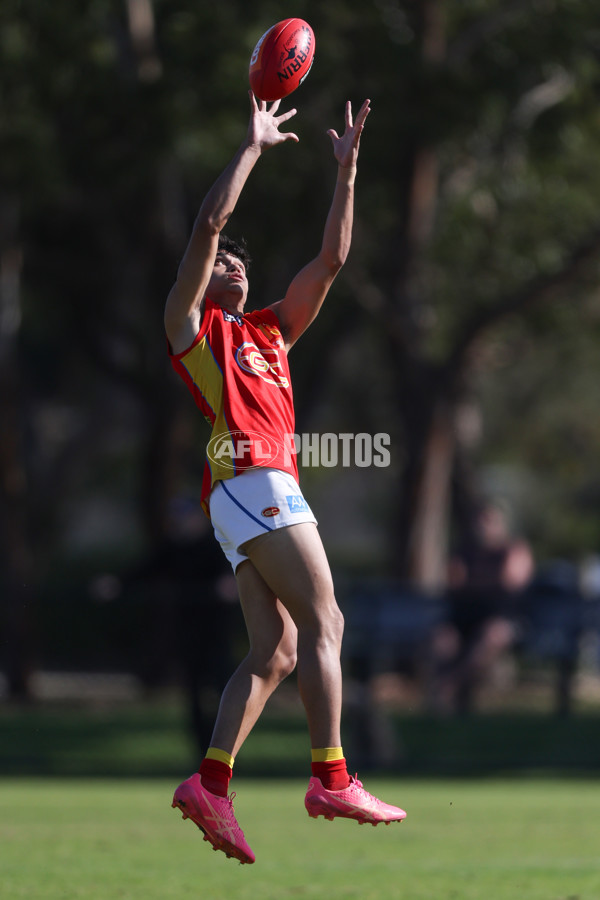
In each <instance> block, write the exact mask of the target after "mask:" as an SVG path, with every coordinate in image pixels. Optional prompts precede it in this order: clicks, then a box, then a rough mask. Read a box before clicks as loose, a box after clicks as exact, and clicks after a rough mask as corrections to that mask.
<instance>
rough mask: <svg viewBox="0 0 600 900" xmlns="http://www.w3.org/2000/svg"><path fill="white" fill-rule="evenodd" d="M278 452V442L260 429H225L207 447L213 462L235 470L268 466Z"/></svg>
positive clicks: (221, 466)
mask: <svg viewBox="0 0 600 900" xmlns="http://www.w3.org/2000/svg"><path fill="white" fill-rule="evenodd" d="M278 452H279V450H278V446H277V444H276V442H275V441H274V440H273V439H272V438H270V437H269V436H268V435H266V434H261V433H260V432H259V431H224V432H223V433H222V434H217V435H215V436H214V437H212V438H211V439H210V441H209V442H208V446H207V448H206V455H207V456H208V458H209V460H210V461H211V463H213V464H215V465H217V466H219V468H228V469H232V471H234V472H242V471H243V470H244V469H252V468H254V467H255V466H268V465H269V463H270V462H272V460H274V459H275V457H276V456H277V455H278Z"/></svg>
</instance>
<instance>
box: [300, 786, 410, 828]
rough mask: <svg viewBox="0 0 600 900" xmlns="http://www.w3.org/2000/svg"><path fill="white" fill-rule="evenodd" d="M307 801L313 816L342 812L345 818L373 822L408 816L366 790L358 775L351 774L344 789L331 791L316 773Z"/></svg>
mask: <svg viewBox="0 0 600 900" xmlns="http://www.w3.org/2000/svg"><path fill="white" fill-rule="evenodd" d="M304 805H305V806H306V809H307V812H308V814H309V816H312V818H313V819H316V818H318V816H324V817H325V818H326V819H335V818H336V816H340V817H342V818H344V819H356V821H357V822H358V823H359V824H360V825H364V824H365V822H370V823H371V825H378V824H379V822H385V824H386V825H389V824H390V822H401V821H402V819H405V818H406V813H405V812H404V810H403V809H399V808H398V807H397V806H389V805H388V804H387V803H383V802H382V801H381V800H378V799H377V797H373V795H372V794H369V793H368V792H367V791H365V789H364V788H363V786H362V784H361V782H360V781H359V780H358V778H351V779H350V784H349V785H348V787H347V788H344V790H343V791H328V790H327V789H326V788H324V787H323V785H322V784H321V781H320V779H319V778H314V777H313V778H311V779H310V781H309V783H308V790H307V792H306V797H305V799H304Z"/></svg>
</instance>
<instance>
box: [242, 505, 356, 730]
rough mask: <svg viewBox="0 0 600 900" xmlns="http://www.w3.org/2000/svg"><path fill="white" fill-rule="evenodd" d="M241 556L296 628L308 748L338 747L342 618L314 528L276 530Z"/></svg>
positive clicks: (340, 702)
mask: <svg viewBox="0 0 600 900" xmlns="http://www.w3.org/2000/svg"><path fill="white" fill-rule="evenodd" d="M245 552H246V553H247V554H248V556H249V558H250V560H251V562H252V563H253V565H254V567H255V568H256V570H257V571H258V572H259V573H260V574H261V576H262V578H263V579H264V581H265V583H267V584H268V585H269V587H270V588H271V590H272V591H273V593H274V594H275V595H276V596H277V597H278V598H279V600H280V602H281V603H282V604H283V606H284V607H285V609H286V610H287V611H288V613H289V615H290V616H291V618H292V619H293V621H294V623H295V625H296V628H297V629H298V663H297V674H298V688H299V691H300V696H301V698H302V702H303V704H304V707H305V709H306V715H307V720H308V728H309V732H310V737H311V743H312V746H313V747H337V746H339V745H340V743H341V736H340V719H341V711H342V670H341V664H340V652H341V646H342V636H343V630H344V620H343V616H342V613H341V611H340V609H339V607H338V605H337V603H336V599H335V594H334V589H333V580H332V577H331V571H330V568H329V563H328V561H327V557H326V555H325V551H324V549H323V544H322V543H321V538H320V535H319V532H318V530H317V527H316V525H314V524H312V523H309V522H305V523H302V524H298V525H291V526H289V527H288V528H279V529H277V530H276V531H272V532H270V533H269V534H265V535H261V536H260V537H258V538H255V539H254V540H252V541H249V542H248V544H247V545H246V547H245Z"/></svg>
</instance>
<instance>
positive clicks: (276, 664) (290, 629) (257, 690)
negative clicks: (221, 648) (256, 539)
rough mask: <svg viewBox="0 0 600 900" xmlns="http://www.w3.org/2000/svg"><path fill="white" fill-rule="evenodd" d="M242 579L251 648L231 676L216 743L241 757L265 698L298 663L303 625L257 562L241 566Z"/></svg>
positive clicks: (213, 742)
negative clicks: (298, 624)
mask: <svg viewBox="0 0 600 900" xmlns="http://www.w3.org/2000/svg"><path fill="white" fill-rule="evenodd" d="M236 579H237V583H238V589H239V594H240V602H241V605H242V610H243V613H244V619H245V621H246V628H247V630H248V639H249V642H250V649H249V652H248V654H247V656H246V657H245V659H244V660H243V661H242V663H241V664H240V665H239V666H238V668H237V669H236V671H235V672H234V674H233V675H232V677H231V678H230V679H229V682H228V684H227V686H226V687H225V690H224V691H223V695H222V697H221V703H220V705H219V712H218V715H217V721H216V723H215V728H214V731H213V735H212V739H211V745H212V746H214V747H220V748H221V749H222V750H226V751H227V752H228V753H230V754H231V756H233V757H235V756H236V754H237V752H238V750H239V749H240V747H241V746H242V744H243V743H244V741H245V739H246V737H247V736H248V734H249V733H250V731H251V729H252V727H253V726H254V724H255V723H256V721H257V719H258V717H259V716H260V714H261V712H262V710H263V708H264V705H265V703H266V702H267V700H268V699H269V697H270V696H271V694H272V693H273V691H274V690H275V688H276V687H278V685H279V684H280V683H281V682H282V681H283V679H284V678H286V677H287V676H288V675H289V674H290V673H291V672H292V671H293V670H294V668H295V665H296V643H297V629H296V626H295V625H294V622H293V620H292V618H291V616H290V614H289V613H288V611H287V610H286V609H285V607H284V606H283V604H282V603H281V602H280V601H279V600H278V599H277V597H276V596H275V594H274V593H273V591H272V590H271V588H270V587H269V586H268V585H267V584H266V582H265V581H264V579H263V578H262V576H261V575H260V574H259V573H258V571H257V570H256V568H255V567H254V565H253V564H252V563H251V562H250V561H249V560H246V561H245V562H243V563H241V564H240V565H239V566H238V569H237V572H236Z"/></svg>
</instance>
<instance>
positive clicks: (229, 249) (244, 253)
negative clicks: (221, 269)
mask: <svg viewBox="0 0 600 900" xmlns="http://www.w3.org/2000/svg"><path fill="white" fill-rule="evenodd" d="M219 251H220V252H221V253H231V255H232V256H237V258H238V259H241V261H242V262H243V263H244V268H245V270H246V272H247V271H248V269H249V268H250V263H251V262H252V257H251V256H250V254H249V253H248V247H247V246H246V241H245V240H244V238H241V239H240V240H239V241H234V240H233V238H230V237H228V236H227V235H226V234H220V235H219V250H218V251H217V252H219Z"/></svg>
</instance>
